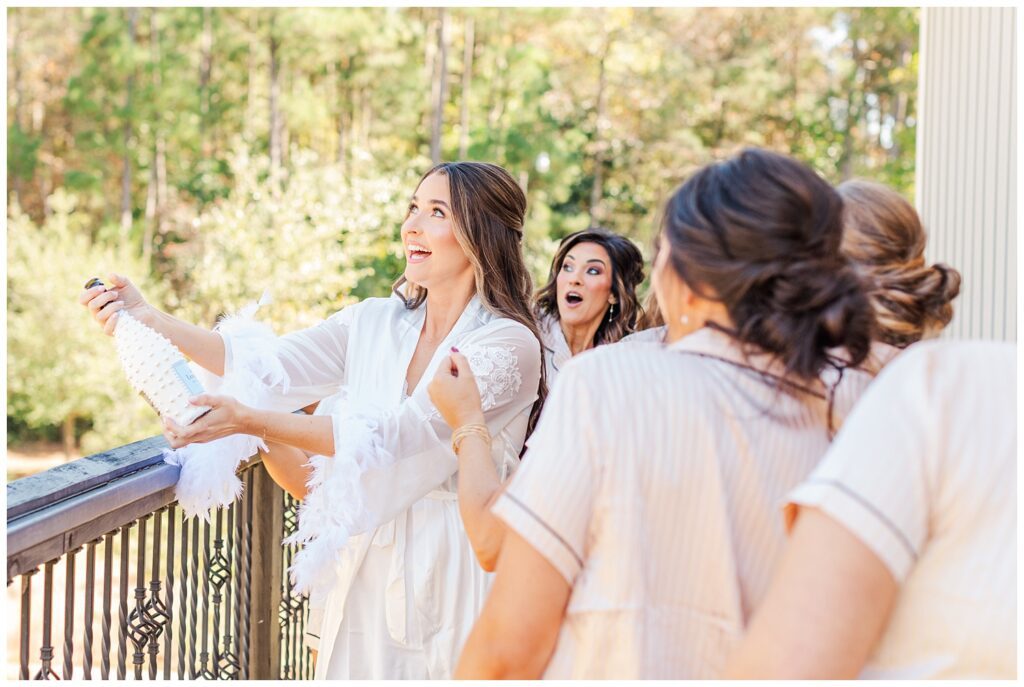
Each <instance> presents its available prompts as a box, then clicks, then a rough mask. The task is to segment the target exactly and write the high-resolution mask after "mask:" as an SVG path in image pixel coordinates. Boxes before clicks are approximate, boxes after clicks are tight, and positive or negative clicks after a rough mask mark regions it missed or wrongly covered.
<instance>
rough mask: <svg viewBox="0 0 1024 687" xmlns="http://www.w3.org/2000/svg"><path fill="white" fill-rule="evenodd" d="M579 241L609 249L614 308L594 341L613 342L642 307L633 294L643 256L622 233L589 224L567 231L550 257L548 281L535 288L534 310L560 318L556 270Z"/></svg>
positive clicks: (629, 326) (629, 328)
mask: <svg viewBox="0 0 1024 687" xmlns="http://www.w3.org/2000/svg"><path fill="white" fill-rule="evenodd" d="M580 243H596V244H597V245H599V246H601V247H602V248H604V249H605V251H607V252H608V258H609V259H610V260H611V263H612V264H611V266H610V269H611V273H612V295H614V296H615V300H616V304H615V308H614V310H609V311H607V314H606V316H605V317H604V318H602V320H601V324H600V326H599V327H598V328H597V332H596V333H595V334H594V345H595V346H600V345H601V344H607V343H615V342H616V341H618V340H619V339H621V338H622V337H624V336H626V335H627V334H631V333H632V332H634V331H635V330H636V327H637V323H638V322H639V320H640V318H641V317H642V316H643V308H642V307H641V306H640V301H639V299H638V298H637V295H636V287H637V286H639V285H640V282H642V281H643V280H644V258H643V255H641V254H640V249H639V248H637V247H636V246H635V245H634V244H633V242H632V241H630V240H629V239H627V238H626V237H625V236H619V235H618V234H616V233H614V232H611V231H609V230H608V229H605V228H603V227H591V228H589V229H584V230H583V231H577V232H576V233H573V234H569V235H568V236H566V237H565V238H564V239H562V242H561V243H560V244H559V245H558V251H557V252H556V253H555V257H554V259H553V260H552V261H551V271H550V272H549V274H548V283H547V284H545V285H544V287H543V288H541V289H540V290H539V291H538V292H537V296H536V297H535V298H534V310H535V312H536V313H537V316H538V317H541V316H545V315H547V316H549V317H554V318H555V319H556V320H558V319H559V314H558V273H559V272H561V271H562V263H564V262H565V256H566V255H568V254H569V251H570V250H572V247H573V246H576V245H578V244H580Z"/></svg>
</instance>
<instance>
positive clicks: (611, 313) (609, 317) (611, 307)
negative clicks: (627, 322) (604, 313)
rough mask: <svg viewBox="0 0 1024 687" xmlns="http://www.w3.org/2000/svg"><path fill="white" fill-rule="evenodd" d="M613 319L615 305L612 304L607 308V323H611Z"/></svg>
mask: <svg viewBox="0 0 1024 687" xmlns="http://www.w3.org/2000/svg"><path fill="white" fill-rule="evenodd" d="M614 317H615V304H614V303H612V304H611V305H609V306H608V321H609V322H611V321H612V319H614Z"/></svg>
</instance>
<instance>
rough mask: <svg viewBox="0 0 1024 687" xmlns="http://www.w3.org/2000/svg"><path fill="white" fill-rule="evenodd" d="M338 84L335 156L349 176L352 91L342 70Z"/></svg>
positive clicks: (344, 173) (345, 174)
mask: <svg viewBox="0 0 1024 687" xmlns="http://www.w3.org/2000/svg"><path fill="white" fill-rule="evenodd" d="M337 77H338V82H337V89H338V119H337V122H338V149H337V152H336V155H335V159H336V161H337V162H338V164H340V165H342V174H343V175H344V176H346V177H347V176H348V170H347V166H346V159H347V156H348V133H349V132H348V127H349V117H348V101H349V100H350V99H351V98H352V94H351V91H350V90H349V87H348V84H347V83H346V82H345V80H344V79H345V77H344V73H343V72H342V70H341V69H338V72H337Z"/></svg>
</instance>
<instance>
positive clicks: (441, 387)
mask: <svg viewBox="0 0 1024 687" xmlns="http://www.w3.org/2000/svg"><path fill="white" fill-rule="evenodd" d="M427 393H428V394H430V400H431V401H432V402H433V404H434V407H436V408H437V410H438V411H439V412H440V413H441V416H442V417H443V418H444V421H445V422H447V423H448V426H449V427H451V428H452V429H457V428H459V427H461V426H463V425H467V424H473V423H483V421H484V411H483V408H482V405H481V402H480V390H479V389H478V388H477V386H476V378H475V377H474V376H473V371H472V370H471V369H470V367H469V361H468V360H467V359H466V356H464V355H462V354H461V353H459V351H458V349H457V348H452V353H451V355H450V356H449V357H448V359H447V360H443V361H441V364H440V365H439V366H438V368H437V373H436V374H435V375H434V378H433V379H432V380H431V381H430V384H429V385H428V386H427Z"/></svg>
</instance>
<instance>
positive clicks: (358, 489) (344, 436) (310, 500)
mask: <svg viewBox="0 0 1024 687" xmlns="http://www.w3.org/2000/svg"><path fill="white" fill-rule="evenodd" d="M328 410H329V409H328ZM334 410H337V409H334ZM394 462H395V457H394V456H393V455H391V453H390V452H389V451H388V450H387V449H386V448H385V447H384V445H383V442H382V441H381V436H380V433H379V431H378V422H377V420H376V418H374V417H372V416H369V415H364V414H359V413H345V412H341V413H340V414H339V413H334V455H333V456H313V457H311V458H310V460H309V464H310V465H311V466H312V467H313V474H312V475H311V476H310V478H309V480H308V481H307V482H306V486H307V487H308V491H307V492H306V498H305V499H303V501H302V504H301V505H300V506H299V526H298V529H297V530H296V531H295V532H294V533H293V534H292V535H291V536H289V537H288V538H287V539H285V540H284V543H285V544H300V545H301V547H302V548H301V549H300V550H299V552H298V553H296V554H295V561H294V563H293V564H292V566H291V568H289V572H290V573H291V580H292V584H293V585H294V588H295V591H296V592H298V593H300V594H305V593H308V592H310V591H311V590H312V589H313V588H314V587H316V586H317V585H318V584H322V583H323V581H324V580H331V579H333V578H334V575H335V564H336V563H337V562H338V561H339V560H340V557H341V553H342V550H343V549H344V548H345V545H346V544H347V543H348V540H349V538H350V537H351V536H352V535H355V534H359V533H361V532H366V531H368V530H370V529H372V528H373V527H375V526H377V525H378V524H379V523H378V522H377V521H376V516H375V515H374V514H373V513H372V512H370V510H369V509H368V508H367V504H366V503H365V499H364V498H363V497H364V488H363V483H362V478H363V475H364V473H366V472H367V471H370V470H374V469H377V468H380V467H384V466H387V465H390V464H392V463H394Z"/></svg>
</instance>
